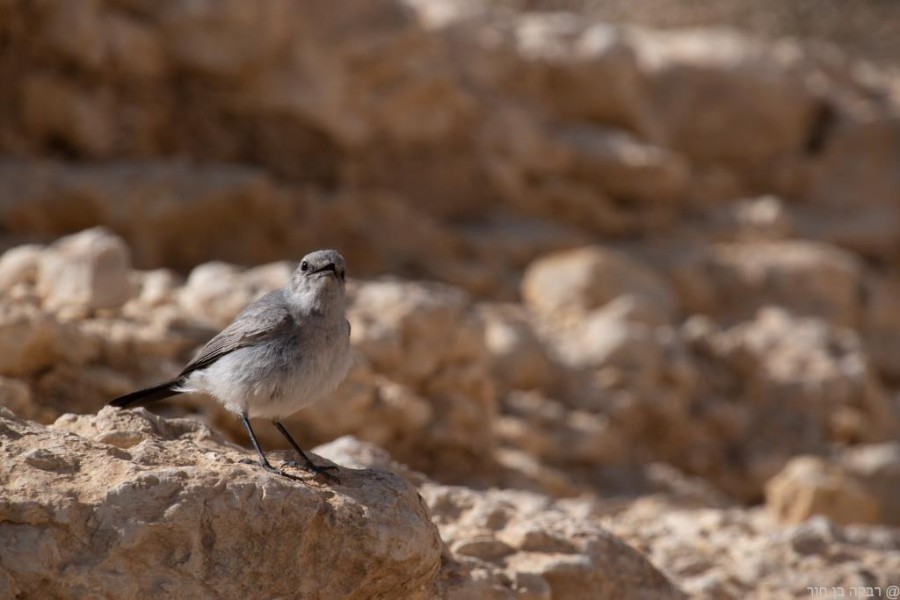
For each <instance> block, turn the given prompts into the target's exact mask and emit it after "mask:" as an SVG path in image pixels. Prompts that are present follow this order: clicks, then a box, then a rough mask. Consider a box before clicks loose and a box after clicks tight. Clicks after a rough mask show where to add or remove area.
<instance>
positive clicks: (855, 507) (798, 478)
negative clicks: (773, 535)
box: [766, 457, 880, 525]
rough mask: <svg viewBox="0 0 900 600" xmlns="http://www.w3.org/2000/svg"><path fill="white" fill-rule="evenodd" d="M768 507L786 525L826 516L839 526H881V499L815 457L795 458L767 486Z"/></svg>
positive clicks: (860, 483) (850, 475) (845, 473)
mask: <svg viewBox="0 0 900 600" xmlns="http://www.w3.org/2000/svg"><path fill="white" fill-rule="evenodd" d="M766 505H767V507H768V508H769V509H770V510H772V511H773V512H774V514H775V515H776V516H777V517H778V518H779V519H780V520H781V521H783V522H786V523H799V522H801V521H805V520H806V519H808V518H810V517H811V516H813V515H824V516H826V517H828V519H830V520H831V521H833V522H835V523H837V524H839V525H847V524H849V523H877V522H878V520H879V512H880V506H879V502H878V499H877V498H875V497H874V496H873V494H872V493H871V492H869V490H867V489H866V488H865V486H864V485H863V484H862V482H860V481H859V480H858V479H857V478H856V477H854V476H853V475H852V474H850V473H847V472H846V471H844V470H842V469H840V468H833V467H831V466H830V465H829V464H828V462H826V461H825V460H822V459H817V458H813V457H801V458H795V459H793V460H792V461H791V462H790V463H788V465H787V466H786V467H785V468H784V469H783V470H782V471H781V472H780V473H779V474H778V475H776V476H775V477H774V478H773V479H772V480H771V481H769V483H768V484H767V485H766Z"/></svg>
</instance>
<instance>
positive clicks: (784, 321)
mask: <svg viewBox="0 0 900 600" xmlns="http://www.w3.org/2000/svg"><path fill="white" fill-rule="evenodd" d="M689 343H690V346H691V347H692V351H693V353H694V356H695V357H697V358H701V357H702V358H701V360H702V362H701V363H700V365H699V367H700V373H699V375H698V377H697V378H696V380H695V386H696V387H694V388H692V389H690V394H691V396H692V397H693V400H691V401H690V402H689V403H688V406H691V405H694V407H695V408H693V409H689V413H690V414H697V412H696V411H700V412H701V413H705V414H707V415H708V417H709V421H706V423H705V425H703V426H701V427H700V428H699V429H700V430H702V431H703V432H704V433H701V431H699V430H695V431H694V433H692V434H690V435H689V437H690V438H691V439H693V440H694V441H693V445H694V447H696V445H697V444H698V443H699V442H698V440H699V439H701V438H705V439H709V440H712V439H715V440H718V441H716V442H714V444H715V445H718V444H721V443H723V442H724V441H725V440H726V439H728V440H730V441H729V442H727V443H728V444H730V445H731V447H735V446H734V445H735V444H736V445H737V446H739V447H741V456H742V465H743V476H741V477H739V478H735V477H733V474H734V468H733V466H732V467H726V466H725V465H724V464H720V465H719V466H718V467H717V468H716V471H718V472H719V473H718V475H716V476H715V477H716V479H718V480H719V485H721V486H722V487H723V488H725V489H729V490H730V491H731V493H733V494H736V495H738V496H744V495H745V494H747V493H748V492H749V493H750V494H751V496H750V497H753V496H754V494H757V493H759V492H760V491H761V489H762V486H763V484H764V483H765V482H766V481H768V480H769V479H770V478H772V477H773V476H774V475H775V474H776V473H777V472H778V471H780V470H781V469H782V467H783V466H784V465H785V464H786V463H787V462H788V461H789V460H790V459H791V457H793V456H794V455H797V454H819V455H821V454H824V453H825V452H826V451H827V449H828V447H829V445H831V444H856V443H873V442H879V441H884V440H888V439H891V438H892V437H893V436H895V435H896V431H897V427H898V421H897V417H896V415H895V414H894V412H893V409H892V408H891V406H890V401H889V398H888V396H887V395H886V393H885V390H884V389H883V388H882V386H881V384H880V382H879V381H878V379H877V377H876V376H875V373H874V372H873V370H872V368H871V366H870V364H869V362H868V360H867V357H866V355H865V352H864V349H863V347H862V346H861V344H860V341H859V338H858V337H857V336H856V335H855V334H853V333H852V332H851V331H850V330H846V329H835V328H832V327H829V326H827V325H826V324H825V323H823V322H822V321H820V320H817V319H808V318H796V317H792V316H790V315H789V314H788V313H785V312H784V311H781V310H778V309H769V310H763V311H761V312H760V313H759V314H758V315H757V318H756V319H755V320H754V321H749V322H745V323H742V324H740V325H736V326H735V327H732V328H729V329H727V330H724V331H715V330H713V331H710V332H709V333H707V334H701V335H700V336H699V337H697V338H696V339H694V340H692V341H690V342H689ZM710 360H712V362H709V361H710ZM725 365H727V366H725ZM723 367H725V369H724V370H722V369H723ZM716 372H718V373H719V375H718V376H713V375H712V374H713V373H716ZM728 373H730V375H729V374H728ZM732 386H735V387H732ZM726 389H727V390H730V391H729V392H725V391H724V390H726ZM723 394H724V395H723ZM723 397H731V398H743V400H742V401H740V402H738V403H730V402H722V401H721V400H720V399H721V398H723ZM717 398H719V399H717ZM701 406H705V407H706V408H700V407H701ZM674 414H680V413H678V412H673V415H674ZM680 418H681V417H679V419H680ZM701 421H705V420H704V419H701ZM697 424H698V422H697V420H696V419H695V418H692V419H689V420H688V421H686V422H683V423H682V427H685V428H686V429H688V430H691V429H695V428H696V425H697ZM801 424H802V425H801ZM679 437H680V436H679ZM685 449H687V447H685ZM670 451H671V449H670ZM676 464H678V463H677V462H676ZM709 466H711V465H710V463H707V467H706V468H708V467H709ZM684 468H686V469H687V470H688V471H691V472H696V471H694V468H691V467H684ZM720 478H721V479H720ZM726 480H727V482H726ZM751 489H752V490H754V491H752V492H751V491H750V490H751Z"/></svg>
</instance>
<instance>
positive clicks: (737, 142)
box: [631, 29, 819, 168]
mask: <svg viewBox="0 0 900 600" xmlns="http://www.w3.org/2000/svg"><path fill="white" fill-rule="evenodd" d="M631 40H632V42H633V47H634V50H635V52H636V55H637V58H638V63H639V64H640V66H641V70H642V72H643V73H644V75H645V78H646V89H647V95H648V97H649V103H650V105H651V106H652V108H651V112H652V113H653V114H654V115H655V116H656V118H657V119H658V121H659V123H660V128H661V129H662V130H663V132H664V136H665V138H666V140H667V142H668V144H670V145H671V147H673V148H676V149H678V150H681V151H683V152H685V153H686V154H687V155H688V156H690V157H691V158H694V159H696V160H697V161H699V162H718V163H726V164H729V163H730V164H732V165H736V166H739V167H742V168H745V167H754V166H759V165H767V164H769V161H772V160H773V159H776V158H778V157H783V156H791V155H792V154H794V153H797V152H799V151H801V150H802V148H803V144H804V143H805V142H806V139H807V135H808V131H809V128H810V126H811V124H812V122H813V120H814V119H815V117H816V112H817V110H818V108H819V99H818V97H817V94H816V90H815V88H814V86H813V85H812V84H811V81H809V80H808V79H807V78H805V77H804V74H805V73H806V72H807V71H805V70H804V66H803V64H802V61H801V60H798V58H799V57H798V56H797V55H796V53H792V52H791V48H789V47H787V46H782V47H776V48H771V47H767V46H766V45H764V44H763V43H761V42H755V41H751V40H748V39H747V38H745V37H743V36H741V35H740V34H738V33H737V32H735V31H731V30H725V29H720V30H694V31H664V32H663V31H660V32H654V31H646V30H636V31H633V32H632V34H631Z"/></svg>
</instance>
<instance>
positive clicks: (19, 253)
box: [0, 244, 43, 292]
mask: <svg viewBox="0 0 900 600" xmlns="http://www.w3.org/2000/svg"><path fill="white" fill-rule="evenodd" d="M42 255H43V246H39V245H37V244H26V245H23V246H16V247H15V248H11V249H9V250H7V251H6V252H4V253H3V255H2V256H0V290H3V291H5V292H8V291H10V290H11V289H12V288H13V286H16V285H18V284H20V283H25V284H28V285H34V284H35V283H36V282H37V276H38V269H39V266H40V262H41V256H42Z"/></svg>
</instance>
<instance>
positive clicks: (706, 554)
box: [601, 499, 900, 600]
mask: <svg viewBox="0 0 900 600" xmlns="http://www.w3.org/2000/svg"><path fill="white" fill-rule="evenodd" d="M601 522H602V523H603V525H604V526H605V527H607V528H609V529H610V530H611V531H613V532H614V533H615V534H616V535H618V536H619V537H621V538H622V539H624V540H625V541H626V542H628V543H629V544H631V545H633V546H634V547H636V548H638V549H640V550H643V551H644V552H646V554H647V557H648V558H649V559H650V560H651V561H652V562H653V564H654V565H656V566H657V567H658V568H660V569H662V570H663V571H664V572H665V573H666V574H667V575H669V576H670V577H671V578H672V579H673V580H674V581H675V582H677V583H678V584H679V585H680V586H681V587H682V588H683V589H684V590H685V592H687V593H688V594H689V595H690V597H691V598H699V599H701V600H718V599H721V598H735V599H736V598H746V597H754V598H785V597H802V596H804V595H808V594H809V593H810V591H809V587H814V588H816V589H818V588H820V587H825V588H826V589H828V590H831V589H832V587H834V588H842V589H844V590H845V592H846V594H847V595H848V596H849V594H850V589H852V588H857V589H860V590H863V591H860V592H856V593H857V594H860V593H865V592H864V589H865V588H867V586H868V587H874V586H880V587H881V589H887V586H889V585H895V584H894V583H893V581H894V579H895V577H896V576H895V573H896V572H897V570H898V569H900V552H898V550H897V548H898V547H900V546H898V544H900V535H898V534H897V533H896V530H893V529H890V528H875V527H864V526H847V527H839V526H836V525H834V524H832V523H830V522H829V521H828V520H827V519H825V518H823V517H815V518H813V519H811V520H809V521H807V522H804V523H801V524H799V525H796V526H793V527H790V528H785V527H783V526H779V525H778V524H777V523H776V522H774V521H773V520H772V519H771V518H770V516H769V514H768V513H767V512H766V511H765V510H763V509H759V508H755V509H724V510H723V509H709V508H699V509H697V508H691V509H681V508H677V507H673V506H669V505H666V504H665V503H660V502H658V501H654V500H653V499H642V500H639V501H636V502H632V503H631V504H630V505H629V506H627V507H626V508H625V509H624V510H621V511H617V512H616V514H615V515H614V516H610V517H607V518H603V519H602V521H601Z"/></svg>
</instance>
